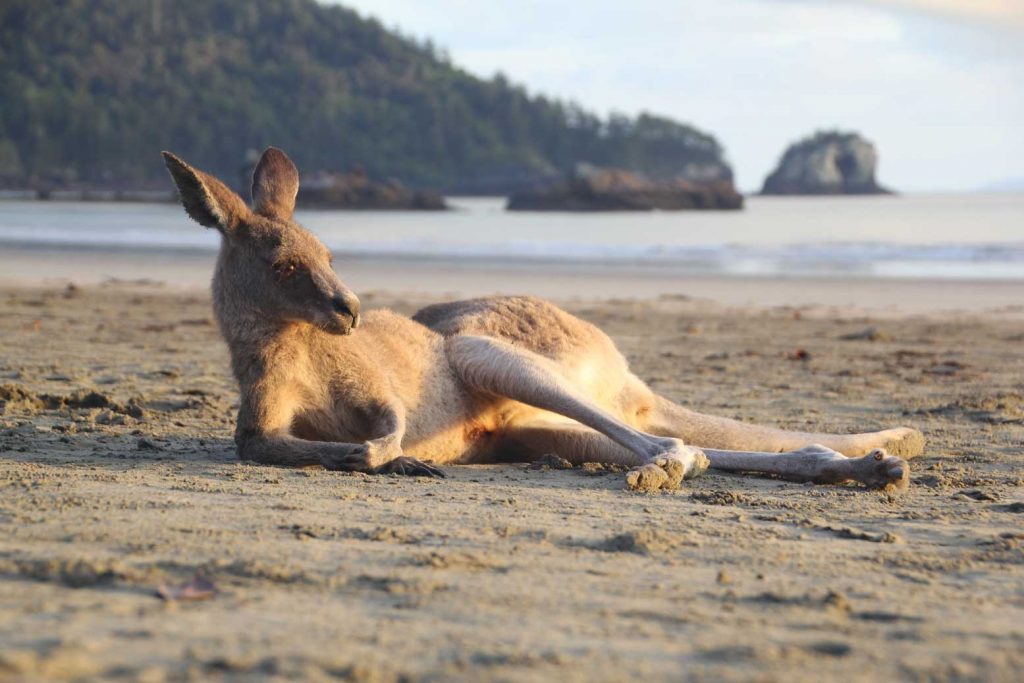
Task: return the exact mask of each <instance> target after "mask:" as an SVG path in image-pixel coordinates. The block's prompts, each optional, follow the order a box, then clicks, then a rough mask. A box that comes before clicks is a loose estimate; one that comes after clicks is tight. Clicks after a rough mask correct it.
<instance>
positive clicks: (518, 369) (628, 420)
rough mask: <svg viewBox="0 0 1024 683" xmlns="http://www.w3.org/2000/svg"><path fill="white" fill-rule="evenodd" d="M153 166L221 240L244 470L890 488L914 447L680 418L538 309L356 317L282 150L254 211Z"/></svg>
mask: <svg viewBox="0 0 1024 683" xmlns="http://www.w3.org/2000/svg"><path fill="white" fill-rule="evenodd" d="M163 157H164V160H165V162H166V165H167V168H168V170H169V171H170V174H171V177H172V178H173V180H174V182H175V184H176V185H177V188H178V192H179V194H180V197H181V202H182V204H183V206H184V208H185V211H186V213H187V214H188V215H189V216H190V217H191V218H192V219H193V220H195V221H196V222H197V223H199V224H200V225H203V226H205V227H207V228H215V229H216V230H218V231H219V232H220V234H221V246H220V252H219V255H218V258H217V265H216V270H215V272H214V276H213V307H214V311H215V314H216V318H217V321H218V323H219V326H220V330H221V333H222V335H223V337H224V339H225V341H226V342H227V345H228V348H229V350H230V354H231V367H232V370H233V372H234V376H235V378H236V379H237V381H238V385H239V389H240V392H241V401H240V405H239V409H238V420H237V427H236V431H235V442H236V444H237V448H238V454H239V456H240V457H241V458H243V459H248V460H253V461H256V462H260V463H267V464H277V465H286V466H299V467H304V466H323V467H324V468H327V469H329V470H349V471H360V472H367V473H392V474H400V475H419V476H443V472H442V470H441V469H440V466H441V465H454V464H462V463H494V462H511V461H533V460H537V459H538V458H540V457H542V456H545V455H547V454H552V453H553V454H557V455H559V456H561V457H563V458H565V459H567V460H569V461H570V462H571V463H573V464H579V463H583V462H603V463H616V464H621V465H626V466H629V467H632V468H633V469H632V470H631V471H630V472H629V473H628V474H627V481H628V482H629V483H630V484H631V485H633V486H635V487H638V488H648V489H650V488H659V487H664V488H672V487H675V486H678V484H679V482H680V481H681V480H682V479H686V478H690V477H693V476H697V475H699V474H701V473H702V472H703V471H704V470H706V469H707V467H708V466H710V467H712V468H715V469H719V470H730V471H739V472H752V473H765V474H773V475H777V476H780V477H783V478H787V479H791V480H797V481H807V482H815V483H840V482H847V481H854V482H860V483H862V484H864V485H866V486H869V487H897V488H902V487H905V486H906V485H907V482H908V478H909V471H910V468H909V466H908V464H907V462H906V461H905V460H904V459H903V458H910V457H913V456H916V455H918V454H920V453H921V451H922V449H923V446H924V439H923V437H922V435H921V433H920V432H918V431H917V430H914V429H908V428H897V429H887V430H884V431H879V432H871V433H861V434H847V435H832V434H814V433H803V432H790V431H783V430H780V429H774V428H771V427H762V426H756V425H752V424H747V423H743V422H738V421H735V420H730V419H726V418H721V417H714V416H710V415H704V414H701V413H697V412H694V411H691V410H688V409H686V408H683V407H682V406H680V405H678V404H676V403H673V402H672V401H670V400H668V399H667V398H664V397H662V396H659V395H657V394H656V393H654V392H653V391H652V390H651V389H650V388H649V387H648V386H647V385H646V384H644V382H643V381H641V380H640V379H639V378H638V377H637V376H636V375H634V374H633V373H632V372H630V370H629V367H628V364H627V362H626V359H625V358H624V357H623V356H622V354H621V353H620V352H619V351H618V349H616V347H615V344H614V342H612V340H611V339H610V338H609V337H608V336H607V335H606V334H604V333H603V332H602V331H601V330H599V329H598V328H597V327H595V326H594V325H591V324H590V323H587V322H585V321H583V320H580V319H579V318H576V317H574V316H572V315H570V314H569V313H567V312H565V311H563V310H561V309H560V308H558V307H557V306H555V305H554V304H551V303H549V302H547V301H543V300H541V299H537V298H534V297H528V296H514V297H507V296H501V297H490V298H480V299H471V300H468V301H456V302H452V303H444V304H437V305H433V306H428V307H426V308H424V309H422V310H421V311H419V312H418V313H416V314H415V315H414V316H413V317H412V318H408V317H405V316H401V315H398V314H397V313H394V312H392V311H389V310H373V311H369V312H365V313H364V312H363V311H362V310H361V309H360V305H359V299H358V298H357V297H356V295H355V294H354V293H353V292H352V291H351V290H349V289H348V287H346V286H345V285H344V284H343V283H342V281H341V280H340V279H339V278H338V276H337V275H336V274H335V272H334V270H333V266H332V256H331V253H330V252H329V251H328V249H327V248H326V247H325V246H324V245H323V244H322V243H321V242H320V241H319V240H318V239H317V238H316V237H315V236H314V235H313V234H312V233H310V232H309V231H308V230H306V229H305V228H303V227H302V226H301V225H299V224H298V223H297V222H295V220H294V218H293V213H294V210H295V198H296V195H297V194H298V189H299V173H298V170H297V169H296V167H295V165H294V164H293V163H292V161H291V160H290V159H289V158H288V156H287V155H286V154H285V153H284V152H282V151H280V150H278V149H275V148H273V147H271V148H269V149H267V150H266V151H265V152H264V153H263V155H262V157H261V159H260V161H259V163H258V164H257V166H256V169H255V171H254V172H253V179H252V207H251V208H250V207H249V206H248V205H246V203H245V202H244V201H243V200H242V199H241V197H239V196H238V195H237V194H235V193H234V192H233V191H231V190H230V189H228V187H226V186H225V185H224V184H223V183H222V182H220V181H219V180H217V179H216V178H214V177H213V176H211V175H208V174H206V173H204V172H202V171H200V170H197V169H195V168H193V167H191V166H189V165H188V164H187V163H185V162H184V161H182V160H181V159H179V158H178V157H176V156H175V155H173V154H171V153H169V152H164V153H163Z"/></svg>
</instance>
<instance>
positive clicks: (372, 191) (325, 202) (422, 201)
mask: <svg viewBox="0 0 1024 683" xmlns="http://www.w3.org/2000/svg"><path fill="white" fill-rule="evenodd" d="M298 205H299V206H301V207H308V208H317V209H350V210H363V209H367V210H396V211H443V210H445V209H447V208H448V205H447V204H445V201H444V197H442V196H441V195H440V194H438V193H437V192H434V191H432V190H412V189H409V188H408V187H406V186H405V185H403V184H402V183H401V182H399V181H397V180H394V179H392V180H383V181H380V180H373V179H371V178H370V177H369V176H368V175H367V174H366V172H365V171H364V170H363V169H362V168H360V167H356V168H354V169H352V170H351V171H349V172H348V173H331V172H320V173H316V174H314V175H312V176H308V177H305V178H303V179H302V184H301V185H300V186H299V196H298Z"/></svg>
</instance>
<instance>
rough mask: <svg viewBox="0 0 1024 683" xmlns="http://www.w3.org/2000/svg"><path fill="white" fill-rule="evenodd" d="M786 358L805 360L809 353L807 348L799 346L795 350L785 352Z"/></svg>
mask: <svg viewBox="0 0 1024 683" xmlns="http://www.w3.org/2000/svg"><path fill="white" fill-rule="evenodd" d="M786 358H788V359H789V360H798V361H803V362H807V361H809V360H810V359H811V354H810V352H809V351H808V350H807V349H805V348H802V347H799V348H797V349H796V350H794V351H792V352H791V353H788V354H786Z"/></svg>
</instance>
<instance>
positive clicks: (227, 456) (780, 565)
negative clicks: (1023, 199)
mask: <svg viewBox="0 0 1024 683" xmlns="http://www.w3.org/2000/svg"><path fill="white" fill-rule="evenodd" d="M149 272H152V270H150V271H149ZM197 272H198V269H197ZM206 272H207V273H208V272H209V271H208V270H207V271H206ZM406 276H407V277H408V276H409V273H408V272H406ZM349 280H350V283H351V284H353V286H355V287H356V288H357V291H360V293H361V295H362V299H363V304H364V306H365V307H377V306H389V307H393V308H396V309H398V310H401V311H404V312H412V311H413V310H415V309H416V308H418V307H419V306H421V305H423V304H425V303H428V302H432V301H435V300H438V299H439V298H440V297H439V295H438V293H436V292H433V291H428V293H427V294H420V295H394V294H385V293H382V292H380V291H377V292H373V291H370V292H367V291H366V287H365V286H363V285H364V284H365V283H363V282H358V275H357V276H356V277H355V278H349ZM407 282H409V280H405V281H402V283H403V286H399V287H394V288H392V290H391V291H396V290H405V289H415V287H406V286H404V283H407ZM749 285H750V283H748V287H747V291H746V294H745V296H746V297H747V298H746V299H741V298H734V297H730V296H725V297H720V300H721V299H725V300H726V302H727V303H725V304H723V303H713V302H710V301H707V300H704V299H690V298H686V297H685V296H681V295H680V294H681V293H687V294H693V292H692V291H690V292H687V291H686V290H683V289H680V290H675V289H673V290H667V291H674V292H676V294H674V295H672V296H664V297H660V298H650V299H645V300H629V299H621V298H619V299H611V298H609V296H610V295H608V294H607V293H605V292H604V291H601V293H600V294H597V295H595V296H591V297H589V300H588V297H587V295H588V294H590V292H588V291H582V292H580V291H578V290H577V292H578V294H577V298H575V299H574V300H566V301H565V305H566V306H567V308H569V309H570V310H572V311H573V312H575V313H577V314H578V315H581V316H583V317H585V318H586V319H588V320H590V321H592V322H595V323H596V324H598V325H600V326H602V327H603V328H604V329H605V330H606V331H607V332H608V333H609V334H610V335H611V336H612V337H613V338H614V339H615V340H616V342H617V343H618V344H619V346H620V348H621V349H622V350H623V351H624V352H625V353H626V355H627V356H628V357H629V358H630V361H631V363H632V364H633V367H634V369H635V371H636V372H637V373H638V374H639V375H640V376H641V377H642V378H644V379H645V380H647V381H648V382H650V383H651V384H652V386H654V387H655V388H656V389H657V390H658V391H660V392H662V393H664V394H666V395H668V396H670V397H672V398H673V399H675V400H677V401H680V402H681V403H683V404H685V405H688V406H691V407H696V408H699V409H702V410H705V411H708V412H716V413H719V414H723V415H727V416H731V417H737V418H740V419H744V420H750V421H759V422H767V423H773V424H778V425H780V426H783V427H788V428H800V429H804V428H814V429H822V430H835V431H845V430H851V431H852V430H857V431H859V430H865V429H876V428H882V427H887V426H892V425H899V424H902V425H908V426H915V427H918V428H919V429H921V430H922V431H923V432H924V433H925V435H926V437H927V439H928V446H927V449H926V453H925V455H924V456H923V457H922V458H920V459H917V460H915V461H914V462H913V465H912V468H913V473H912V475H911V486H910V489H909V490H908V491H906V492H905V493H902V494H900V495H898V496H895V497H890V496H888V495H886V494H882V493H879V492H876V491H867V490H864V489H862V488H858V487H855V486H838V487H815V486H805V485H800V484H793V483H787V482H783V481H778V480H773V479H765V478H756V477H749V476H738V475H727V474H719V473H714V472H711V473H709V474H707V475H705V476H704V477H701V478H699V479H696V480H693V481H690V482H687V483H686V484H685V485H684V487H683V489H681V490H680V491H677V492H672V493H659V494H637V493H631V492H627V491H624V490H623V483H624V477H623V475H622V474H621V473H616V472H604V471H601V470H600V469H599V468H579V469H570V470H555V469H530V468H529V467H527V466H524V465H507V466H472V467H470V466H464V467H449V468H446V471H447V473H448V478H447V479H445V480H424V479H404V478H399V477H383V476H377V477H375V476H365V475H353V474H343V473H335V472H325V471H317V470H287V469H280V468H274V467H264V466H257V465H254V464H251V463H245V462H239V461H238V460H237V459H236V457H235V455H234V450H233V444H232V441H231V435H232V430H233V419H234V410H235V405H236V403H237V397H236V393H235V387H234V384H233V381H232V379H231V377H230V375H229V373H228V366H227V354H226V350H225V348H224V346H223V344H222V342H221V341H220V339H219V336H218V333H217V330H216V326H215V325H214V324H213V321H212V318H211V311H210V304H209V297H208V294H207V293H206V292H205V291H203V290H201V289H195V290H193V289H188V288H175V289H170V288H164V287H158V286H140V285H137V284H136V285H125V284H107V285H100V284H90V285H88V286H85V287H81V288H78V289H73V290H70V291H65V290H64V288H63V286H48V287H35V286H33V287H25V286H19V287H7V288H5V289H2V290H0V321H2V322H0V387H2V388H0V679H8V678H10V679H13V680H18V679H22V680H40V679H45V678H54V679H91V678H97V677H104V678H111V679H125V680H146V681H161V680H186V679H194V680H210V679H215V680H216V679H225V680H232V679H242V678H246V679H249V678H266V679H275V678H276V679H288V678H303V679H312V680H317V679H331V678H342V679H351V680H362V681H377V680H382V681H389V680H399V679H401V678H404V679H405V680H481V679H495V680H511V681H519V680H539V679H548V680H580V681H583V680H587V681H590V680H608V681H613V680H614V681H620V680H631V679H636V680H680V679H692V680H704V679H707V680H750V679H756V680H785V681H802V680H807V681H813V680H821V679H823V678H827V679H833V680H883V679H894V678H898V679H911V680H1007V681H1009V680H1016V679H1018V677H1019V672H1020V670H1021V667H1024V626H1022V624H1024V532H1022V530H1021V529H1022V526H1021V520H1022V516H1021V514H1022V512H1024V469H1022V467H1021V464H1022V460H1024V454H1022V450H1024V398H1022V396H1021V391H1022V390H1021V387H1022V384H1024V353H1021V349H1022V348H1024V344H1022V342H1024V319H1022V316H1021V314H1020V309H1019V308H1014V307H1013V304H1012V303H1005V302H1004V303H998V302H996V303H992V305H991V306H988V305H985V306H983V305H981V304H977V303H976V302H977V301H979V299H977V298H973V299H972V298H970V297H966V296H965V300H968V304H970V305H968V306H966V308H965V307H961V306H958V305H957V304H956V302H951V301H948V300H947V301H946V302H945V303H946V306H945V308H962V310H961V311H960V312H957V313H952V312H938V311H937V310H936V309H937V308H939V306H937V305H932V306H921V307H917V308H915V307H913V306H908V307H903V308H900V307H897V306H893V305H892V302H891V301H886V302H884V305H879V302H878V301H877V300H876V299H875V298H874V295H873V294H872V293H871V291H870V290H863V289H862V290H857V289H856V287H852V288H851V287H847V290H846V292H845V295H844V296H845V297H846V298H848V299H849V300H850V301H846V300H845V299H844V300H838V299H835V300H828V299H827V298H822V296H820V295H818V296H815V294H814V292H812V291H810V290H809V289H808V287H807V285H806V284H805V285H804V286H803V288H802V291H803V292H804V293H805V296H804V297H803V298H797V300H796V303H797V304H798V305H794V306H775V307H752V306H746V305H742V306H741V305H740V304H745V302H746V300H758V301H761V302H767V303H768V304H771V303H773V302H774V300H772V299H767V300H766V299H765V297H764V295H763V292H761V291H758V290H757V288H753V289H752V288H751V287H750V286H749ZM908 286H909V285H908ZM915 286H918V287H919V291H920V292H921V294H922V297H921V299H922V300H923V301H928V300H932V299H934V296H933V297H932V299H929V297H927V296H925V294H927V287H926V286H923V285H915ZM763 289H765V291H768V289H767V288H763ZM737 291H738V290H737ZM779 291H781V290H779ZM822 291H824V290H822ZM900 291H901V290H899V289H898V288H890V289H888V290H887V292H888V295H889V296H893V297H895V298H896V300H900V299H899V298H898V297H899V293H900ZM986 291H990V290H986ZM932 293H933V295H935V294H936V293H935V292H934V290H933V292H932ZM999 296H1003V295H1002V294H1000V295H999ZM595 297H597V298H595ZM780 298H781V295H780ZM997 298H998V297H997ZM789 301H793V300H792V299H789ZM986 301H988V302H989V303H991V300H986ZM815 302H816V303H815ZM901 303H902V301H901ZM867 309H872V312H871V313H870V314H866V313H865V312H864V311H865V310H867ZM869 328H874V333H873V334H870V333H866V332H867V331H868V330H869ZM851 335H852V336H854V337H860V338H855V339H843V337H847V336H851ZM800 349H802V350H803V351H804V353H797V351H798V350H800ZM197 573H199V574H202V575H203V576H205V577H207V578H208V579H209V580H210V581H212V582H213V584H214V586H215V587H216V593H215V595H213V597H211V598H209V599H205V600H197V601H184V600H171V601H165V600H162V599H160V598H158V597H156V595H155V592H156V590H157V589H158V588H159V587H160V586H161V585H165V586H170V587H171V588H172V589H173V587H175V586H179V585H181V584H183V583H186V582H188V581H189V580H190V579H191V578H192V577H194V576H195V575H196V574H197Z"/></svg>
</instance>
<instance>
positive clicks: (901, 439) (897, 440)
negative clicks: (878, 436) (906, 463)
mask: <svg viewBox="0 0 1024 683" xmlns="http://www.w3.org/2000/svg"><path fill="white" fill-rule="evenodd" d="M882 435H884V436H885V438H886V440H885V442H884V443H882V444H881V445H879V447H878V448H879V449H881V450H884V451H885V452H886V453H888V454H889V455H894V456H898V457H900V458H905V459H907V460H909V459H910V458H916V457H917V456H919V455H921V453H923V452H924V434H922V433H921V432H919V431H918V430H916V429H911V428H910V427H899V428H896V429H886V430H885V431H884V432H882Z"/></svg>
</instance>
